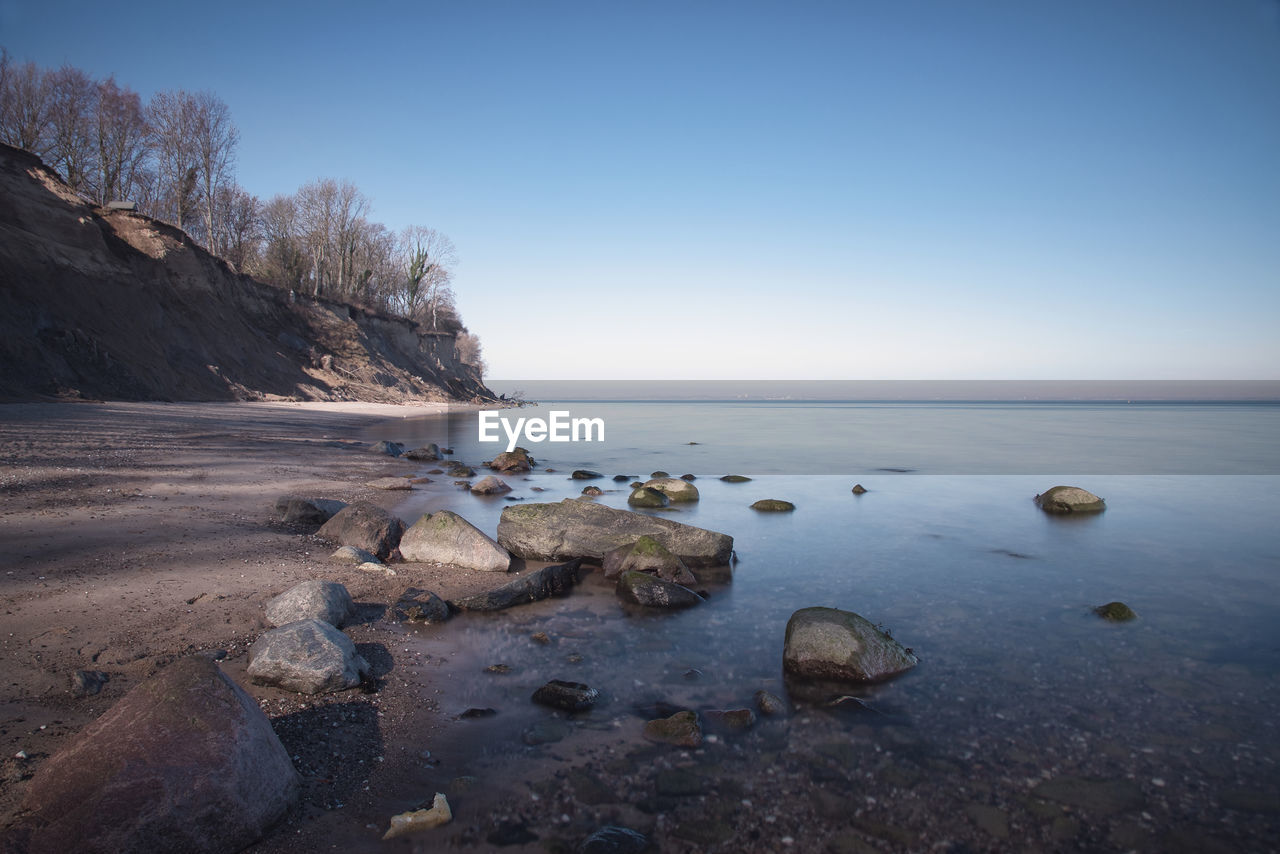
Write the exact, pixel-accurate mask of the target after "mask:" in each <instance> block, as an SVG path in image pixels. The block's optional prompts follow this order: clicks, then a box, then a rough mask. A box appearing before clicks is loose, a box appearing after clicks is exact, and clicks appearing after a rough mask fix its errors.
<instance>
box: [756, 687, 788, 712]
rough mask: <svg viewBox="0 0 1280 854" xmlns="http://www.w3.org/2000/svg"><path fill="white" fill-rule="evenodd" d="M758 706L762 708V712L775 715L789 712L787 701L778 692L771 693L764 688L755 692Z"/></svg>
mask: <svg viewBox="0 0 1280 854" xmlns="http://www.w3.org/2000/svg"><path fill="white" fill-rule="evenodd" d="M754 699H755V701H756V708H757V709H759V710H760V714H762V715H767V716H769V717H774V716H776V715H785V714H786V713H787V709H788V706H787V703H786V701H785V700H783V699H782V698H781V697H779V696H778V695H777V694H771V693H769V692H768V691H765V690H764V689H761V690H759V691H757V692H756V693H755V698H754Z"/></svg>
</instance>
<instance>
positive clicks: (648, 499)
mask: <svg viewBox="0 0 1280 854" xmlns="http://www.w3.org/2000/svg"><path fill="white" fill-rule="evenodd" d="M627 503H628V504H630V505H631V506H632V507H666V506H667V505H668V504H670V503H671V499H670V498H668V497H667V495H666V493H664V492H659V491H658V490H656V489H650V488H649V487H647V486H645V485H644V484H637V485H636V487H635V488H634V489H632V491H631V494H630V495H628V496H627Z"/></svg>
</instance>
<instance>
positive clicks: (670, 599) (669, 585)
mask: <svg viewBox="0 0 1280 854" xmlns="http://www.w3.org/2000/svg"><path fill="white" fill-rule="evenodd" d="M616 592H617V594H618V598H619V599H622V600H623V601H625V602H633V603H635V604H636V605H644V606H646V607H648V608H691V607H693V606H694V605H701V604H702V603H703V602H705V601H706V600H705V599H703V598H702V597H701V596H699V595H698V594H697V593H695V592H693V591H692V590H690V589H689V588H688V587H685V586H684V585H681V584H676V583H675V582H673V581H663V580H662V579H661V578H658V577H657V576H653V575H650V574H649V573H647V572H636V571H635V570H631V571H628V572H624V573H622V575H620V576H618V586H617V588H616Z"/></svg>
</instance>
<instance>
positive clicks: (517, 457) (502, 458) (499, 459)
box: [489, 448, 534, 472]
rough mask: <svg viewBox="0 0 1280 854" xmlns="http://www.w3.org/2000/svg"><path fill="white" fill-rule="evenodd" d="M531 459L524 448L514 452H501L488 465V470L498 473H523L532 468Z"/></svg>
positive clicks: (532, 462)
mask: <svg viewBox="0 0 1280 854" xmlns="http://www.w3.org/2000/svg"><path fill="white" fill-rule="evenodd" d="M533 465H534V461H533V458H532V457H530V456H529V452H528V451H526V450H525V449H524V448H516V449H515V450H514V451H503V452H502V453H501V454H498V455H497V456H496V457H494V458H493V460H492V461H491V462H490V463H489V468H491V469H493V470H494V471H500V472H524V471H529V470H530V469H531V468H533Z"/></svg>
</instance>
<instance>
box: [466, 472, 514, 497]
mask: <svg viewBox="0 0 1280 854" xmlns="http://www.w3.org/2000/svg"><path fill="white" fill-rule="evenodd" d="M510 491H511V487H510V486H508V485H507V482H506V481H505V480H502V479H501V478H497V477H494V476H493V475H489V476H488V477H482V478H480V480H478V481H476V484H475V485H474V486H472V487H471V494H472V495H502V494H503V493H506V492H510Z"/></svg>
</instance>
